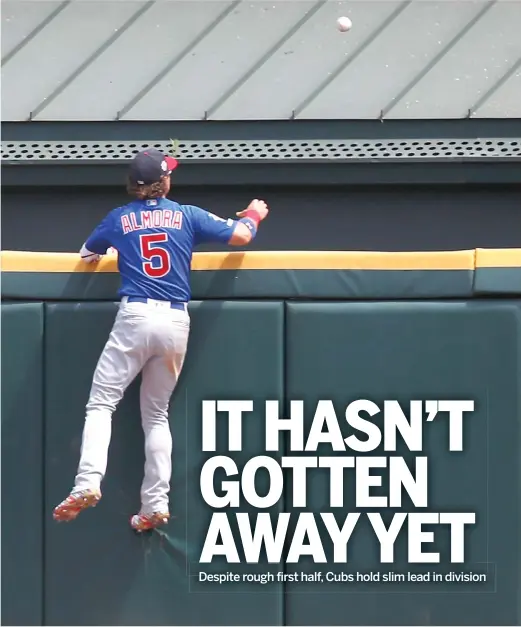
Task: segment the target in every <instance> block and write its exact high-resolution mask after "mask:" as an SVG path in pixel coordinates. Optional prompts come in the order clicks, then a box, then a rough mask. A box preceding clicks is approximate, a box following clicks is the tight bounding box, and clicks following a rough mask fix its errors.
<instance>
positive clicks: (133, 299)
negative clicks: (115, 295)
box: [121, 296, 186, 311]
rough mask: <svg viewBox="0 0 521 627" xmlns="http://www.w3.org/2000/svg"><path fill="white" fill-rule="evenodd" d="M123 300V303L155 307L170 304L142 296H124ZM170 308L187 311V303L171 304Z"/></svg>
mask: <svg viewBox="0 0 521 627" xmlns="http://www.w3.org/2000/svg"><path fill="white" fill-rule="evenodd" d="M121 300H122V302H123V303H145V304H146V305H153V304H157V303H161V304H164V305H166V304H167V303H168V301H166V300H155V299H154V298H142V297H141V296H124V297H123V298H122V299H121ZM170 308H171V309H179V310H180V311H186V303H178V302H170Z"/></svg>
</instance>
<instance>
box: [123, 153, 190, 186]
mask: <svg viewBox="0 0 521 627" xmlns="http://www.w3.org/2000/svg"><path fill="white" fill-rule="evenodd" d="M177 165H178V164H177V159H174V158H173V157H167V156H165V155H164V154H163V153H162V152H160V151H159V150H156V149H155V148H147V149H146V150H141V151H140V152H138V153H137V154H136V155H135V157H134V159H133V160H132V163H131V164H130V170H129V175H128V176H129V179H130V181H131V182H132V183H134V184H135V185H152V183H158V182H159V181H160V180H161V178H162V177H163V176H169V175H170V173H171V172H172V170H175V169H176V168H177Z"/></svg>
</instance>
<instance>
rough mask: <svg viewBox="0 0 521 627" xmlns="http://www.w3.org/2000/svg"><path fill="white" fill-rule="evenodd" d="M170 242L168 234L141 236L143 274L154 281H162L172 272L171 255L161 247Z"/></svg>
mask: <svg viewBox="0 0 521 627" xmlns="http://www.w3.org/2000/svg"><path fill="white" fill-rule="evenodd" d="M166 242H168V233H146V234H143V235H140V236H139V244H140V247H141V257H142V258H143V259H144V260H145V261H143V272H144V273H145V274H146V275H147V276H149V277H151V278H152V279H160V278H161V277H164V276H166V275H167V274H168V273H169V272H170V268H171V267H172V266H171V262H170V253H169V252H168V250H166V248H163V246H160V244H165V243H166Z"/></svg>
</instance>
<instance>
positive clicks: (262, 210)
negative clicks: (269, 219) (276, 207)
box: [237, 198, 269, 220]
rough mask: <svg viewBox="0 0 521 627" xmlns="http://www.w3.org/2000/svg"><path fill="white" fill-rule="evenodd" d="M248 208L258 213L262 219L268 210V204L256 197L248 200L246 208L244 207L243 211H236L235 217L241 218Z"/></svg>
mask: <svg viewBox="0 0 521 627" xmlns="http://www.w3.org/2000/svg"><path fill="white" fill-rule="evenodd" d="M249 209H253V211H256V212H257V213H258V214H259V216H260V219H261V220H264V218H265V217H266V216H267V215H268V212H269V209H268V205H267V204H266V203H265V202H264V200H258V199H257V198H255V199H254V200H252V201H251V202H250V204H249V205H248V206H247V207H246V209H244V211H239V212H238V213H237V217H239V218H242V217H243V216H244V214H245V213H246V212H247V211H248V210H249Z"/></svg>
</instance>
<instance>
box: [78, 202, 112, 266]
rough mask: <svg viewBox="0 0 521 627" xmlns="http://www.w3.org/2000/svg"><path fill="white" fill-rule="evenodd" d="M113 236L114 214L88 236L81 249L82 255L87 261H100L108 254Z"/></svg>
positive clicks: (109, 215)
mask: <svg viewBox="0 0 521 627" xmlns="http://www.w3.org/2000/svg"><path fill="white" fill-rule="evenodd" d="M111 237H112V214H111V213H109V214H108V216H107V217H106V218H105V219H104V220H103V221H102V222H100V224H98V226H97V227H96V228H95V229H94V231H92V233H91V234H90V235H89V237H88V238H87V241H86V242H85V243H84V244H83V246H82V247H81V250H80V257H81V259H82V260H83V261H85V262H87V263H92V262H94V261H99V260H100V259H101V257H102V256H103V255H106V254H107V251H108V250H109V248H111V246H112V244H111Z"/></svg>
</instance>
